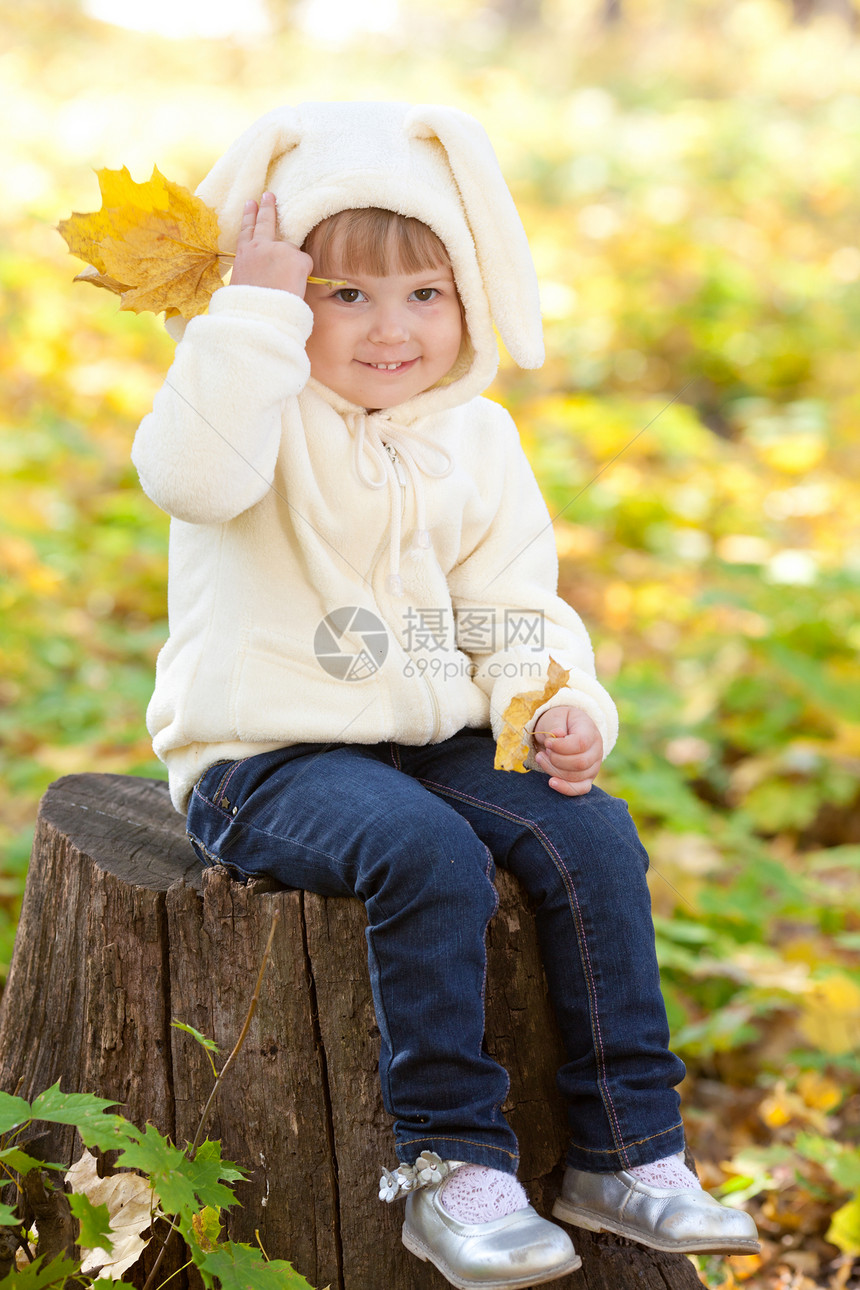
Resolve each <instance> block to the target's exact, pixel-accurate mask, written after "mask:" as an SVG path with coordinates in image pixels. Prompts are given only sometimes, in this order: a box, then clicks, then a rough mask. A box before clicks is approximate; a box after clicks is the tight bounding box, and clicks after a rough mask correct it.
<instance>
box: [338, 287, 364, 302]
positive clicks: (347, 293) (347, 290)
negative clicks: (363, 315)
mask: <svg viewBox="0 0 860 1290" xmlns="http://www.w3.org/2000/svg"><path fill="white" fill-rule="evenodd" d="M360 297H361V292H360V291H359V289H358V287H341V289H340V291H336V292H335V293H334V298H335V300H342V301H343V303H344V304H345V305H354V304H356V303H357V301H358V300H359V299H360Z"/></svg>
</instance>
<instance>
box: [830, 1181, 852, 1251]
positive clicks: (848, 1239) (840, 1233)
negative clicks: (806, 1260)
mask: <svg viewBox="0 0 860 1290" xmlns="http://www.w3.org/2000/svg"><path fill="white" fill-rule="evenodd" d="M825 1239H826V1240H828V1241H830V1243H831V1244H832V1245H836V1246H838V1247H839V1249H840V1250H841V1251H842V1253H843V1254H852V1255H854V1256H857V1255H858V1254H860V1195H857V1196H855V1197H854V1199H853V1200H849V1202H848V1204H847V1205H842V1206H841V1207H840V1208H839V1209H837V1210H836V1211H835V1212H834V1214H833V1216H832V1218H831V1220H830V1227H829V1229H828V1232H827V1236H826V1238H825Z"/></svg>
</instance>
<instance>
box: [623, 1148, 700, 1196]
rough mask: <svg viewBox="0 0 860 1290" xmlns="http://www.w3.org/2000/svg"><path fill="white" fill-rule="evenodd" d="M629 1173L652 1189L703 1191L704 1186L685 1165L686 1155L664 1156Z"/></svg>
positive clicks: (636, 1167)
mask: <svg viewBox="0 0 860 1290" xmlns="http://www.w3.org/2000/svg"><path fill="white" fill-rule="evenodd" d="M627 1172H628V1173H631V1174H633V1176H634V1178H638V1179H639V1181H640V1182H644V1183H648V1185H649V1186H650V1187H665V1188H667V1189H669V1190H670V1191H701V1190H702V1184H701V1183H700V1182H699V1180H698V1178H697V1177H696V1175H695V1174H694V1173H691V1171H690V1170H689V1169H688V1168H687V1166H686V1165H685V1164H684V1153H683V1152H681V1153H680V1154H679V1155H677V1156H664V1157H663V1159H662V1160H653V1161H652V1162H651V1163H650V1164H648V1165H635V1166H634V1168H633V1169H629V1170H628V1171H627Z"/></svg>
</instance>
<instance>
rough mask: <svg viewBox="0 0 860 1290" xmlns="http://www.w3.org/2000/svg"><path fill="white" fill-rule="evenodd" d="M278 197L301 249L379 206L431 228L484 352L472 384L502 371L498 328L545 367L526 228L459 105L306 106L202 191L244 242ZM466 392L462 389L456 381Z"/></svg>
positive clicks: (513, 351) (243, 148)
mask: <svg viewBox="0 0 860 1290" xmlns="http://www.w3.org/2000/svg"><path fill="white" fill-rule="evenodd" d="M267 189H268V190H271V191H272V192H273V193H274V194H275V196H276V198H277V204H278V222H279V231H280V233H281V234H282V236H283V237H285V238H287V239H289V241H291V242H295V243H296V244H297V245H299V246H300V245H301V244H302V242H303V241H304V240H305V238H306V237H307V235H308V233H310V231H311V229H312V228H314V227H315V226H316V225H317V224H319V223H320V221H321V220H324V219H327V218H328V217H329V216H330V215H334V214H336V213H337V212H338V211H342V210H350V209H356V208H363V207H369V206H377V207H382V208H383V209H386V210H393V211H396V212H397V213H399V214H401V215H405V216H412V217H414V218H416V219H420V220H422V221H423V222H424V223H425V224H427V225H429V227H430V228H431V229H432V230H433V231H434V233H436V234H437V236H438V237H440V238H441V240H442V242H443V243H444V244H445V247H446V249H447V251H448V254H449V256H450V257H451V264H452V267H453V271H454V277H455V279H456V282H457V289H458V291H459V293H460V298H461V300H462V303H463V307H464V310H465V314H466V324H467V328H468V332H469V337H470V340H471V342H472V346H473V349H474V351H475V358H474V360H473V362H472V365H471V368H470V371H469V374H468V378H467V379H468V382H469V385H470V387H472V386H474V385H475V384H476V383H478V382H480V388H481V389H483V388H485V386H486V385H487V384H489V382H490V381H491V380H492V378H493V375H494V374H495V370H496V367H497V365H498V351H497V347H496V340H495V334H494V325H495V327H496V328H497V329H498V332H499V335H500V336H501V338H502V340H503V341H504V344H505V346H506V348H507V350H508V352H509V353H510V355H511V357H512V358H513V359H514V360H515V362H517V363H518V364H519V366H520V367H525V368H533V367H540V365H541V363H542V362H543V334H542V328H541V317H540V305H539V300H538V287H537V277H536V274H535V270H534V265H533V263H532V259H531V254H530V252H529V247H528V242H527V240H526V235H525V231H524V229H523V226H522V223H521V221H520V218H519V215H518V213H517V210H516V207H515V206H514V202H513V199H512V197H511V195H510V192H509V191H508V188H507V185H506V184H505V181H504V179H503V178H502V174H501V171H500V169H499V165H498V162H497V160H496V157H495V153H494V152H493V148H492V145H491V143H490V141H489V139H488V137H487V135H486V133H485V131H484V129H483V127H482V126H481V125H479V123H478V122H477V121H476V120H475V119H474V118H473V117H471V116H468V115H467V114H466V113H465V112H460V111H458V110H457V109H456V108H449V107H438V106H437V107H434V106H417V107H415V106H410V105H408V104H404V103H305V104H302V105H300V106H298V107H282V108H277V109H275V110H274V111H273V112H269V113H268V114H267V115H266V116H264V117H262V118H261V119H260V120H259V121H257V122H256V123H255V124H254V125H253V126H251V128H250V129H249V130H247V131H246V132H245V133H244V134H243V135H242V136H241V137H240V138H239V139H237V140H236V142H235V143H234V144H233V145H232V147H231V148H230V149H229V150H228V151H227V152H226V153H225V155H224V156H223V157H222V158H221V160H220V161H219V162H218V163H217V164H216V165H215V166H214V167H213V169H212V170H211V171H210V173H209V174H208V175H207V177H206V179H204V181H203V183H202V184H201V185H200V187H199V188H198V189H197V192H198V194H199V196H200V197H202V198H203V200H204V201H205V202H206V203H207V204H208V205H209V206H211V207H213V208H214V209H215V211H216V212H217V213H218V217H219V221H220V225H221V247H222V250H225V251H232V250H233V249H234V248H235V245H236V239H237V237H238V234H239V228H240V225H241V220H242V210H243V207H244V204H245V201H246V200H247V199H248V198H249V197H257V198H258V199H259V197H260V195H261V194H262V193H263V192H265V191H266V190H267ZM457 384H458V385H459V381H458V382H457Z"/></svg>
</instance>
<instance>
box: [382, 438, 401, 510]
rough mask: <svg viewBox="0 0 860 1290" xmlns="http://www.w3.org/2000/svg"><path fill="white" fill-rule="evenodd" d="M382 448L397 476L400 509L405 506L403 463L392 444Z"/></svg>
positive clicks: (384, 445)
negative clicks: (399, 490)
mask: <svg viewBox="0 0 860 1290" xmlns="http://www.w3.org/2000/svg"><path fill="white" fill-rule="evenodd" d="M382 446H383V448H384V449H385V451H386V452H387V453H388V455H389V457H390V458H391V460H392V462H393V463H394V473H395V475H396V476H397V482H398V484H399V485H400V489H401V492H400V505H401V507H402V506H403V505H404V504H405V500H406V471H405V470H404V469H403V462H402V461H401V460H400V458H399V457H398V455H397V449H396V448H395V447H394V444H393V443H386V444H383V445H382Z"/></svg>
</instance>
